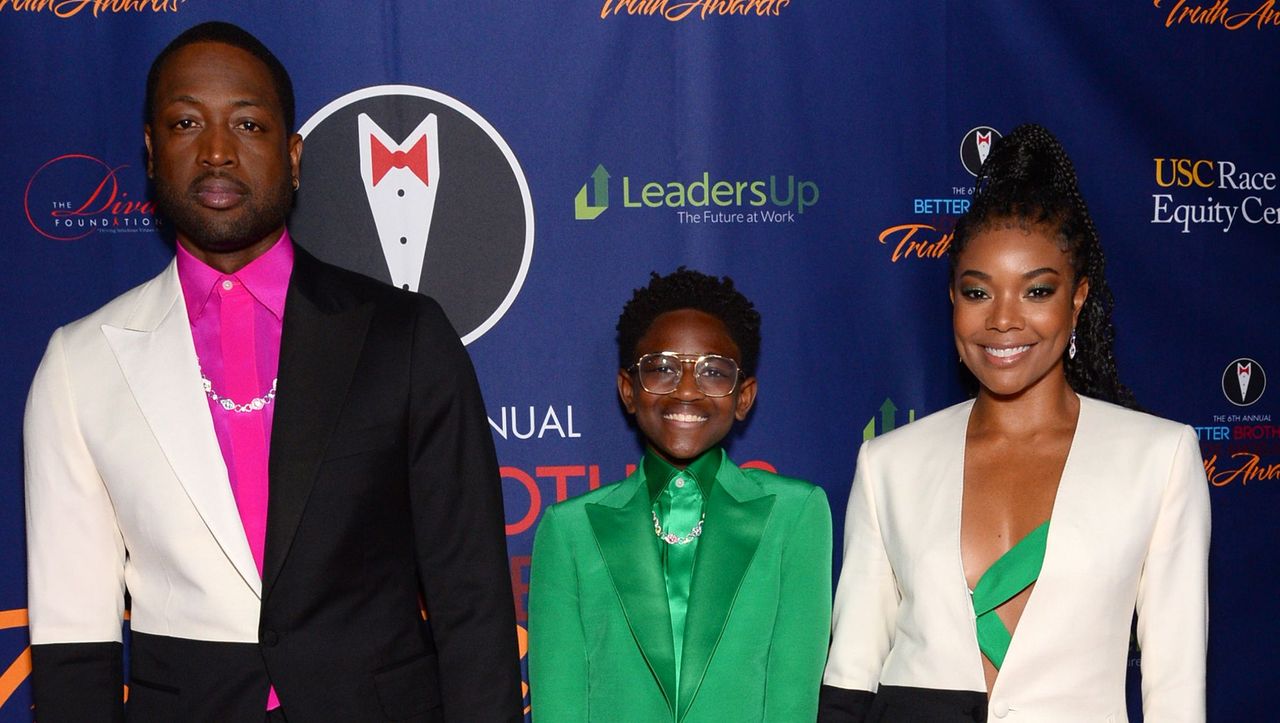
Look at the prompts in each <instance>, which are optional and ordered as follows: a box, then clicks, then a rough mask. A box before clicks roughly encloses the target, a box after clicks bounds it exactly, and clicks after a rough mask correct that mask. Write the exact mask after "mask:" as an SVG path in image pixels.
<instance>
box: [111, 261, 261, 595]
mask: <svg viewBox="0 0 1280 723" xmlns="http://www.w3.org/2000/svg"><path fill="white" fill-rule="evenodd" d="M102 333H103V335H104V336H105V337H106V340H107V344H108V345H109V346H110V347H111V350H112V353H114V354H115V357H116V361H117V362H118V363H119V364H120V369H121V371H122V372H123V373H124V377H125V381H126V382H127V383H128V385H129V389H130V391H131V392H132V393H133V397H134V400H135V401H136V402H137V404H138V408H139V409H140V410H141V412H142V416H143V417H144V418H145V419H146V421H147V425H148V426H149V427H150V428H151V432H152V434H154V435H155V438H156V441H157V442H158V443H159V445H160V448H161V449H162V450H163V451H164V455H165V457H166V459H167V460H168V462H169V466H170V468H171V469H172V470H173V473H174V476H175V477H177V479H178V481H179V482H180V483H181V484H182V487H183V489H184V490H185V491H186V493H187V497H188V498H189V499H190V500H191V503H192V504H193V505H194V506H195V508H196V511H197V512H198V513H199V514H200V517H201V518H202V519H203V520H204V523H205V525H206V526H208V528H209V531H210V532H211V533H212V534H213V537H214V539H216V540H217V542H218V545H219V546H221V548H222V551H223V552H224V553H225V554H226V556H227V558H228V559H230V560H231V563H232V564H233V565H235V568H236V570H237V571H238V572H239V573H240V576H241V577H243V578H244V581H245V582H246V583H247V584H248V585H249V587H250V588H252V589H253V592H254V594H255V595H257V596H258V597H261V596H262V581H261V579H260V578H259V576H258V568H257V566H256V565H255V564H254V561H253V554H252V552H250V550H249V542H248V540H247V539H246V538H245V533H244V527H243V525H242V524H241V522H240V513H239V510H238V508H237V507H236V501H235V497H234V496H233V495H232V493H231V485H230V483H229V482H228V477H227V468H226V463H225V462H224V461H223V459H222V452H221V450H220V449H219V447H218V440H217V436H216V434H215V432H214V430H213V421H212V420H211V419H210V417H209V408H208V402H207V401H205V396H204V391H203V389H202V388H201V385H200V371H199V366H198V364H197V361H196V353H195V344H194V342H193V341H192V339H191V327H190V323H189V321H188V319H187V310H186V305H185V304H184V303H183V302H182V289H181V286H180V285H179V282H178V272H177V266H176V264H174V263H170V264H169V267H168V268H166V269H165V270H164V272H163V273H161V274H160V275H159V276H157V277H156V278H155V279H153V280H152V281H151V283H150V284H148V286H147V288H146V289H145V291H144V292H143V293H142V295H141V296H140V298H139V299H138V305H137V307H136V308H135V309H134V311H133V313H132V314H131V315H130V317H129V320H128V321H127V322H126V323H125V325H124V326H123V327H115V326H110V325H106V324H104V325H103V326H102Z"/></svg>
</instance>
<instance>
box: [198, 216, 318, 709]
mask: <svg viewBox="0 0 1280 723" xmlns="http://www.w3.org/2000/svg"><path fill="white" fill-rule="evenodd" d="M177 265H178V281H179V283H180V284H181V286H182V296H183V300H184V301H185V302H186V307H187V318H188V319H189V320H190V322H191V337H192V340H193V341H194V342H195V348H196V358H197V359H199V361H200V369H201V373H202V374H203V376H204V378H205V379H207V380H209V382H210V383H211V387H212V391H213V394H206V399H207V401H208V403H209V414H210V415H211V416H212V417H213V429H214V432H215V433H216V434H217V437H218V447H219V448H220V449H221V451H222V458H223V460H224V461H225V462H226V464H227V477H228V478H229V480H230V482H231V492H232V494H234V495H235V499H236V506H237V508H238V509H239V511H240V521H241V523H242V524H243V525H244V530H245V537H246V538H247V539H248V541H249V549H250V551H252V553H253V560H254V562H255V563H257V565H258V575H259V576H261V575H262V553H263V547H264V545H265V542H266V529H267V491H268V478H267V464H268V460H269V459H270V450H271V420H272V419H273V417H274V412H275V404H274V403H270V402H269V403H266V404H264V405H263V406H262V407H261V408H260V409H257V410H255V411H250V412H237V411H234V410H228V409H225V408H224V407H223V403H222V402H221V401H220V400H222V399H229V400H231V401H232V402H233V403H235V404H236V405H245V404H250V403H251V402H252V400H254V399H255V398H257V399H261V400H264V401H265V400H266V399H267V398H268V396H269V394H270V393H271V392H272V389H273V386H274V383H275V379H276V373H277V368H278V366H279V361H280V333H281V330H282V328H283V320H284V302H285V294H286V292H287V291H288V289H289V277H290V275H291V274H292V273H293V242H292V241H290V239H289V232H288V231H285V232H284V234H282V235H281V237H280V240H279V241H277V242H276V244H275V245H274V246H272V247H271V248H270V249H268V250H267V252H266V253H264V254H263V255H262V256H259V257H258V258H256V259H254V260H253V261H252V262H250V263H249V264H247V265H246V266H245V267H244V268H242V269H240V270H239V271H237V272H236V273H234V274H224V273H222V272H221V271H218V270H217V269H214V268H212V267H210V266H207V265H206V264H204V263H203V262H201V261H200V260H198V259H197V258H196V257H194V256H192V255H191V254H190V252H188V251H187V250H186V249H184V248H183V247H182V245H181V244H179V245H178V254H177ZM215 394H216V395H217V397H218V401H215V399H214V395H215ZM279 705H280V701H279V700H278V699H277V697H276V692H275V688H271V690H270V693H269V695H268V701H267V709H268V710H270V709H272V708H276V707H278V706H279Z"/></svg>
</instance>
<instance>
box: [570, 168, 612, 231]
mask: <svg viewBox="0 0 1280 723" xmlns="http://www.w3.org/2000/svg"><path fill="white" fill-rule="evenodd" d="M591 187H592V194H591V195H592V196H593V197H594V198H595V204H589V203H587V184H585V183H584V184H582V188H579V189H578V195H577V196H575V197H574V199H573V217H574V218H576V219H578V220H579V221H593V220H595V217H596V216H599V215H600V214H602V213H604V210H605V209H606V208H608V207H609V172H608V171H606V170H604V166H603V165H598V166H596V170H594V171H592V172H591Z"/></svg>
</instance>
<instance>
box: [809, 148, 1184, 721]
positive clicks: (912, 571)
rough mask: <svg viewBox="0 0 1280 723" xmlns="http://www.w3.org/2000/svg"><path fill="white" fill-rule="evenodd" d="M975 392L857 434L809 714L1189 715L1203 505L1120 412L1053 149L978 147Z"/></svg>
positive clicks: (1086, 225)
mask: <svg viewBox="0 0 1280 723" xmlns="http://www.w3.org/2000/svg"><path fill="white" fill-rule="evenodd" d="M951 265H952V279H951V298H952V303H953V309H954V312H953V326H954V332H955V340H956V348H957V350H958V351H959V354H960V360H961V362H962V363H963V365H964V367H965V368H966V369H967V370H968V371H969V372H970V373H971V374H972V377H973V379H974V380H975V381H976V383H977V395H976V397H975V398H974V399H972V400H970V401H967V402H964V403H962V404H958V405H956V406H953V407H950V408H948V409H944V410H943V411H941V412H938V413H936V414H933V415H930V416H928V417H926V418H924V419H921V420H919V421H917V422H915V423H913V424H910V425H907V426H905V427H902V428H900V429H898V430H895V431H893V432H890V433H888V434H885V435H883V436H881V437H878V438H876V439H874V440H871V441H869V442H867V443H865V444H864V445H863V447H862V450H861V452H860V453H859V457H858V468H857V473H856V475H855V477H854V481H853V489H852V492H851V494H850V498H849V508H848V515H847V519H846V527H845V547H844V567H843V571H842V573H841V577H840V582H839V585H838V587H837V591H836V599H835V610H834V615H833V639H832V644H831V652H830V656H829V658H828V661H827V668H826V673H825V676H824V681H823V682H824V686H823V692H822V707H821V712H820V716H819V717H820V720H824V721H846V720H849V721H862V720H866V721H912V722H913V723H931V722H934V721H938V722H941V721H985V720H996V721H1019V720H1021V721H1064V722H1065V721H1070V722H1071V723H1078V722H1079V721H1111V722H1113V723H1117V722H1120V721H1125V720H1126V719H1127V714H1126V703H1125V673H1126V666H1127V663H1128V659H1129V651H1130V631H1131V627H1132V623H1133V619H1134V614H1135V611H1136V614H1137V626H1136V632H1137V636H1136V642H1137V644H1138V647H1139V648H1140V650H1141V672H1142V705H1143V712H1144V716H1145V719H1146V720H1149V721H1161V722H1162V723H1163V722H1165V721H1203V720H1204V715H1205V713H1204V684H1205V646H1206V640H1207V629H1208V603H1207V594H1206V588H1207V567H1208V562H1207V561H1208V544H1209V497H1208V487H1207V484H1206V482H1205V475H1204V468H1203V465H1202V462H1201V459H1200V454H1199V448H1198V446H1197V443H1196V436H1195V434H1194V432H1193V431H1192V430H1191V428H1190V427H1186V426H1183V425H1179V424H1176V423H1173V422H1170V421H1167V420H1163V419H1159V418H1157V417H1153V416H1150V415H1147V414H1142V413H1140V412H1137V411H1133V408H1134V407H1135V406H1136V404H1135V402H1134V399H1133V395H1132V394H1131V392H1130V391H1129V390H1128V389H1127V388H1126V387H1124V386H1123V385H1122V384H1121V383H1120V382H1119V380H1118V378H1117V375H1116V367H1115V362H1114V359H1113V356H1112V346H1113V344H1112V341H1113V337H1114V333H1113V330H1112V326H1111V306H1112V298H1111V294H1110V291H1109V290H1108V288H1107V285H1106V280H1105V278H1104V276H1103V256H1102V249H1101V247H1100V245H1099V243H1098V237H1097V233H1096V231H1095V229H1094V226H1093V223H1092V221H1091V220H1090V218H1089V214H1088V210H1087V209H1086V207H1085V204H1084V201H1083V199H1082V198H1081V197H1080V194H1079V192H1078V191H1077V188H1076V179H1075V171H1074V169H1073V167H1072V165H1071V162H1070V160H1069V159H1068V158H1067V156H1066V154H1065V153H1064V152H1063V150H1062V147H1061V146H1060V145H1059V144H1058V142H1057V140H1056V139H1055V138H1054V137H1053V136H1052V135H1050V134H1049V133H1048V131H1046V130H1044V129H1043V128H1040V127H1038V126H1021V127H1019V128H1017V129H1015V130H1014V131H1013V132H1012V133H1010V134H1009V135H1008V136H1006V137H1005V138H1003V139H1001V140H999V141H997V142H996V145H995V148H994V149H992V152H991V155H990V157H989V158H988V160H987V162H986V164H985V165H984V166H983V168H982V172H981V174H980V175H979V177H978V181H977V192H976V193H975V195H974V199H973V205H972V207H971V209H970V211H969V212H968V213H967V214H966V215H965V216H964V218H962V219H961V220H960V222H959V223H958V224H957V226H956V230H955V236H954V239H953V241H952V247H951Z"/></svg>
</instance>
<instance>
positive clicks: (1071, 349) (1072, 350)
mask: <svg viewBox="0 0 1280 723" xmlns="http://www.w3.org/2000/svg"><path fill="white" fill-rule="evenodd" d="M1067 358H1068V359H1075V358H1076V330H1075V329H1072V330H1071V341H1070V342H1068V343H1067Z"/></svg>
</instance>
